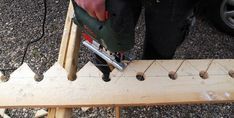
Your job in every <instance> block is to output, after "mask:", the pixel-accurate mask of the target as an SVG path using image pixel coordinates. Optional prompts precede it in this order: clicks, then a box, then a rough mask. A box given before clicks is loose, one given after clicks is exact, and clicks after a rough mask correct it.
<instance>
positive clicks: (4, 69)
mask: <svg viewBox="0 0 234 118" xmlns="http://www.w3.org/2000/svg"><path fill="white" fill-rule="evenodd" d="M43 4H44V15H43V21H42V33H41V36H40V37H39V38H37V39H34V40H32V41H29V42H28V43H27V45H26V47H25V49H24V53H23V57H22V60H21V63H20V65H19V66H21V65H22V64H23V63H24V60H25V57H26V55H27V51H28V48H29V47H30V45H31V44H33V43H36V42H38V41H40V40H41V39H42V38H43V37H44V35H45V22H46V14H47V4H46V0H43ZM17 68H18V67H13V68H3V69H0V71H1V72H3V74H5V72H6V71H14V70H16V69H17Z"/></svg>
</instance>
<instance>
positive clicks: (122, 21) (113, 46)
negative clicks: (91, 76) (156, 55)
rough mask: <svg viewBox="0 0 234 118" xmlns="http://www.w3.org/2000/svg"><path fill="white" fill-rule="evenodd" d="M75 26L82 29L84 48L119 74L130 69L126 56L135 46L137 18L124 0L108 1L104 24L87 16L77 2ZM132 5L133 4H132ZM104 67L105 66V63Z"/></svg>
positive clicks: (74, 4)
mask: <svg viewBox="0 0 234 118" xmlns="http://www.w3.org/2000/svg"><path fill="white" fill-rule="evenodd" d="M72 2H73V6H74V12H75V17H74V22H75V24H77V25H78V26H79V27H80V28H81V29H82V37H83V39H84V40H83V42H82V43H83V44H84V45H85V46H86V47H87V48H88V49H90V50H91V51H93V52H94V53H95V54H96V55H97V56H99V57H101V59H103V60H105V61H106V62H107V63H108V64H110V65H112V66H114V67H115V68H117V69H118V70H120V71H121V70H124V68H125V67H126V66H127V64H126V63H124V60H129V59H130V58H129V57H128V56H127V55H126V53H125V52H127V51H129V50H130V49H131V48H133V46H134V33H135V32H134V28H135V24H134V14H133V12H132V9H130V8H129V7H128V6H129V5H128V3H127V2H126V1H124V0H106V1H105V2H106V15H107V17H108V19H107V20H106V21H104V22H101V21H98V20H97V19H95V18H93V17H91V16H89V15H88V13H87V12H86V11H84V10H83V9H82V8H81V7H79V6H78V5H77V4H76V2H75V1H74V0H72ZM129 4H130V3H129ZM104 63H105V62H104Z"/></svg>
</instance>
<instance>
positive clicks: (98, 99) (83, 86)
mask: <svg viewBox="0 0 234 118" xmlns="http://www.w3.org/2000/svg"><path fill="white" fill-rule="evenodd" d="M181 62H183V63H182V64H181ZM210 62H211V60H184V61H183V60H170V61H168V60H159V61H158V60H149V61H146V60H145V61H144V60H139V61H133V62H132V63H130V65H129V66H128V67H127V68H126V69H125V70H124V71H123V72H120V71H117V70H113V72H112V73H111V81H110V82H104V81H102V79H101V75H102V74H101V72H100V71H99V70H98V69H97V68H96V67H95V66H94V65H93V64H92V63H91V62H89V63H87V64H86V65H85V66H84V67H83V68H82V69H81V70H80V71H79V72H78V73H77V78H78V79H76V80H75V81H69V80H68V76H67V72H66V70H65V69H63V68H62V67H61V66H60V64H58V63H56V64H55V65H54V66H53V67H51V68H50V69H49V70H48V71H47V72H46V73H45V74H44V79H43V80H42V81H41V82H26V81H31V80H30V79H26V80H24V79H16V78H14V79H12V80H11V79H10V80H9V82H5V83H0V90H1V91H3V92H0V96H3V97H0V107H19V106H21V107H22V106H24V107H49V108H51V107H62V108H71V107H79V106H113V105H116V106H135V105H146V104H147V105H159V104H183V103H189V104H190V103H213V102H214V103H216V102H233V101H234V78H232V77H231V76H230V75H228V71H229V70H230V69H232V68H233V67H234V60H213V61H212V63H210ZM167 64H168V65H167ZM170 64H175V66H178V65H180V66H179V67H180V68H179V69H177V74H178V77H177V79H175V80H172V79H171V78H170V77H169V76H168V73H169V72H170V71H174V70H173V69H175V68H174V67H173V66H172V65H170ZM207 66H209V68H208V70H207V72H208V74H209V77H208V78H207V79H202V78H201V77H200V76H199V72H200V71H202V70H206V69H207ZM23 67H24V68H28V67H27V66H23ZM20 70H21V69H20ZM23 70H25V69H23ZM17 71H19V70H17ZM220 71H221V72H220ZM28 72H30V71H29V70H28ZM138 72H143V73H144V77H145V80H144V81H139V80H137V79H136V75H137V73H138ZM17 73H20V72H17ZM30 73H31V72H30ZM32 75H33V73H31V74H30V76H31V77H32V78H31V79H32V80H33V76H32ZM12 77H14V76H12ZM22 78H24V77H22ZM22 81H24V82H22ZM8 83H10V84H8ZM4 90H7V92H4Z"/></svg>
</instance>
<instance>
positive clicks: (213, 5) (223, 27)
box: [206, 0, 234, 36]
mask: <svg viewBox="0 0 234 118" xmlns="http://www.w3.org/2000/svg"><path fill="white" fill-rule="evenodd" d="M228 12H229V13H230V12H234V0H209V5H208V7H206V15H207V17H208V19H209V20H210V21H211V23H212V24H213V25H214V26H215V27H216V28H217V29H218V30H220V31H222V32H225V33H227V34H229V35H232V36H234V15H232V16H230V14H229V15H228V14H227V13H228ZM233 14H234V13H233Z"/></svg>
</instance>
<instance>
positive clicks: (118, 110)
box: [115, 106, 121, 118]
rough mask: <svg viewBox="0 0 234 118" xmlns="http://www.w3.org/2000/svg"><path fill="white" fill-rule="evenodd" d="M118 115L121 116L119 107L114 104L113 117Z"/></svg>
mask: <svg viewBox="0 0 234 118" xmlns="http://www.w3.org/2000/svg"><path fill="white" fill-rule="evenodd" d="M120 117H121V113H120V107H119V106H116V107H115V118H120Z"/></svg>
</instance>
